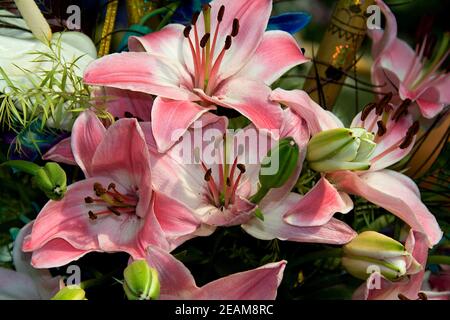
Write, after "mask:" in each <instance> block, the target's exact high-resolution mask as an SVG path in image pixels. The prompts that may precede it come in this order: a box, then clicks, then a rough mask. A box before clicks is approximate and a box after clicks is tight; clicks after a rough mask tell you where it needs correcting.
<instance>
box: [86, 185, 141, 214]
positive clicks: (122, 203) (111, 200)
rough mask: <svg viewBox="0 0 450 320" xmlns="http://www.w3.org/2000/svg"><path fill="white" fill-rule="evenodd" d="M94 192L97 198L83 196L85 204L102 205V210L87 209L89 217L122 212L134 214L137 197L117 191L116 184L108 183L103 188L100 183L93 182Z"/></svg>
mask: <svg viewBox="0 0 450 320" xmlns="http://www.w3.org/2000/svg"><path fill="white" fill-rule="evenodd" d="M93 189H94V193H95V195H96V196H97V197H98V198H92V197H90V196H88V197H86V198H84V202H85V203H86V204H87V205H95V206H97V207H98V206H104V207H105V209H104V210H99V211H95V212H94V211H92V210H89V211H88V215H89V218H90V219H91V220H96V219H97V218H98V217H100V216H105V215H110V214H114V215H116V216H120V215H122V214H135V213H136V206H137V202H138V198H137V197H136V195H129V194H123V193H120V192H119V191H117V189H116V185H115V184H114V183H110V184H109V185H108V188H107V189H106V188H104V187H103V186H102V184H101V183H98V182H96V183H94V186H93Z"/></svg>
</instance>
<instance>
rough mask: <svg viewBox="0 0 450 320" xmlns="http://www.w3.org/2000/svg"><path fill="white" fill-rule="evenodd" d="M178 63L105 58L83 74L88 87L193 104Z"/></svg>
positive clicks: (146, 56) (129, 55)
mask: <svg viewBox="0 0 450 320" xmlns="http://www.w3.org/2000/svg"><path fill="white" fill-rule="evenodd" d="M189 79H190V76H189V75H188V74H186V72H185V71H184V69H183V67H182V66H181V65H179V62H178V61H172V60H170V59H166V58H164V57H161V56H157V55H152V54H150V53H143V52H124V53H115V54H111V55H107V56H105V57H103V58H100V59H98V60H95V61H94V62H92V63H91V64H90V65H89V66H88V68H87V69H86V71H85V73H84V82H85V83H86V84H90V85H97V86H105V87H114V88H119V89H127V90H132V91H139V92H143V93H147V94H153V95H158V96H162V97H166V98H171V99H178V100H195V99H196V96H195V95H194V94H192V92H191V91H190V90H189V89H188V88H189V86H191V84H192V81H191V80H189Z"/></svg>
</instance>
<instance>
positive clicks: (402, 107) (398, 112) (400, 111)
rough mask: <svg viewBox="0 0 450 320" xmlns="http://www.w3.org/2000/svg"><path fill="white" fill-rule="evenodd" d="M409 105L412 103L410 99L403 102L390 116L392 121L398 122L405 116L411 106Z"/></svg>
mask: <svg viewBox="0 0 450 320" xmlns="http://www.w3.org/2000/svg"><path fill="white" fill-rule="evenodd" d="M411 103H412V101H411V100H410V99H405V100H403V102H402V103H401V104H400V106H399V107H398V108H397V110H395V112H394V114H393V115H392V120H394V121H395V122H397V121H398V120H400V119H401V117H403V116H404V115H407V114H408V108H409V106H410V105H411Z"/></svg>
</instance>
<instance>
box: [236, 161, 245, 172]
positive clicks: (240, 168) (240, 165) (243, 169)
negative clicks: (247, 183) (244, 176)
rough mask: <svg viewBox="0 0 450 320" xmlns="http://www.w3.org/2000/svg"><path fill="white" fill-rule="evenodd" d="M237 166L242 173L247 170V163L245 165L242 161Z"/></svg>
mask: <svg viewBox="0 0 450 320" xmlns="http://www.w3.org/2000/svg"><path fill="white" fill-rule="evenodd" d="M237 168H238V169H239V171H241V173H245V171H246V170H247V169H246V168H245V165H243V164H242V163H238V165H237Z"/></svg>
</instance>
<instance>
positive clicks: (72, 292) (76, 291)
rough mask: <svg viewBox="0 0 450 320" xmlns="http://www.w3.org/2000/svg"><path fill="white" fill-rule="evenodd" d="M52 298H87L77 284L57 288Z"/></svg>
mask: <svg viewBox="0 0 450 320" xmlns="http://www.w3.org/2000/svg"><path fill="white" fill-rule="evenodd" d="M52 300H87V299H86V292H85V291H84V290H83V289H81V287H79V286H75V285H74V286H67V287H64V288H62V289H61V290H59V292H58V293H57V294H55V295H54V296H53V298H52Z"/></svg>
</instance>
